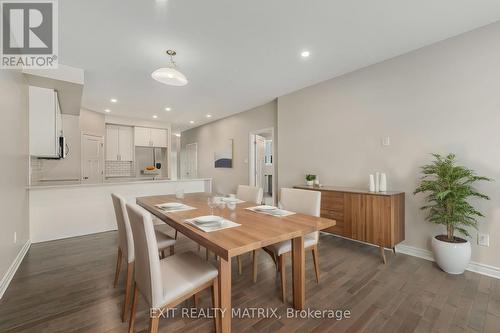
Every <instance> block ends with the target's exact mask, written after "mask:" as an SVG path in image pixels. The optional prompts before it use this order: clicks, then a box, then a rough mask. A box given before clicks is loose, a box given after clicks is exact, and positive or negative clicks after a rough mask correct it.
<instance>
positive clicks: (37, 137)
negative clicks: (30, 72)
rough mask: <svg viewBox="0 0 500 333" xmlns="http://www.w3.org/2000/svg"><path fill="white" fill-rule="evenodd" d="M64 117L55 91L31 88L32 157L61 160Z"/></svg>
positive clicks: (30, 131) (30, 136) (30, 134)
mask: <svg viewBox="0 0 500 333" xmlns="http://www.w3.org/2000/svg"><path fill="white" fill-rule="evenodd" d="M61 135H62V115H61V110H60V108H59V100H58V97H57V92H56V91H54V89H47V88H40V87H34V86H30V87H29V142H30V155H31V156H36V157H46V158H59V154H60V149H59V137H60V136H61Z"/></svg>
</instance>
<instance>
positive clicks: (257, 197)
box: [236, 185, 264, 282]
mask: <svg viewBox="0 0 500 333" xmlns="http://www.w3.org/2000/svg"><path fill="white" fill-rule="evenodd" d="M263 196H264V191H263V190H262V188H261V187H256V186H248V185H238V188H237V189H236V198H238V199H240V200H243V201H247V202H251V203H254V204H256V205H260V204H262V197H263ZM257 254H258V253H257V250H253V251H252V260H253V266H254V267H253V272H254V274H253V280H254V282H256V281H257V275H255V272H257V268H256V266H257ZM236 260H237V261H238V274H240V275H241V273H242V271H243V269H242V264H241V256H237V257H236Z"/></svg>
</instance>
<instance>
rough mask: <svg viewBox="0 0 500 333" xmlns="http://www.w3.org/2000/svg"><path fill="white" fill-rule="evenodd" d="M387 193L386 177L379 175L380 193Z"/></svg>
mask: <svg viewBox="0 0 500 333" xmlns="http://www.w3.org/2000/svg"><path fill="white" fill-rule="evenodd" d="M385 191H387V176H386V175H385V173H381V174H380V192H385Z"/></svg>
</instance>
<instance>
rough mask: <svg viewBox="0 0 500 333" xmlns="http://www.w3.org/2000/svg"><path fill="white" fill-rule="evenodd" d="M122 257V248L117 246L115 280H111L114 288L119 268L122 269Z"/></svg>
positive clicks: (116, 283)
mask: <svg viewBox="0 0 500 333" xmlns="http://www.w3.org/2000/svg"><path fill="white" fill-rule="evenodd" d="M122 258H123V253H122V249H120V247H118V255H117V257H116V270H115V281H114V282H113V287H114V288H116V286H117V285H118V277H119V276H120V270H121V269H122Z"/></svg>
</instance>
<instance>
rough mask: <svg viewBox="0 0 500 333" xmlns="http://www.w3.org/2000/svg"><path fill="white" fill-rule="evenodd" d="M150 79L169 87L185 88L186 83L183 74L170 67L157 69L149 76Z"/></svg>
mask: <svg viewBox="0 0 500 333" xmlns="http://www.w3.org/2000/svg"><path fill="white" fill-rule="evenodd" d="M151 77H152V78H153V79H155V80H156V81H158V82H161V83H163V84H168V85H169V86H185V85H186V84H187V83H188V80H187V79H186V77H185V76H184V74H182V73H181V72H179V71H178V70H176V69H175V68H171V67H165V68H158V69H157V70H155V71H154V72H153V73H152V74H151Z"/></svg>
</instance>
